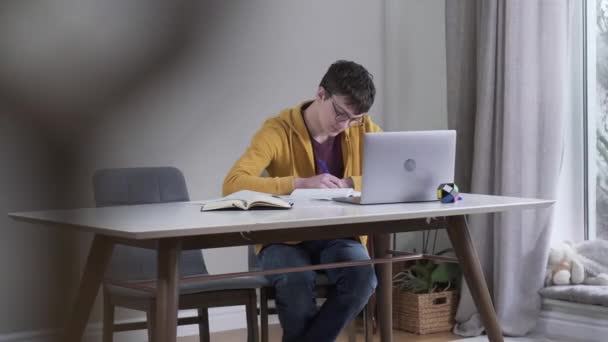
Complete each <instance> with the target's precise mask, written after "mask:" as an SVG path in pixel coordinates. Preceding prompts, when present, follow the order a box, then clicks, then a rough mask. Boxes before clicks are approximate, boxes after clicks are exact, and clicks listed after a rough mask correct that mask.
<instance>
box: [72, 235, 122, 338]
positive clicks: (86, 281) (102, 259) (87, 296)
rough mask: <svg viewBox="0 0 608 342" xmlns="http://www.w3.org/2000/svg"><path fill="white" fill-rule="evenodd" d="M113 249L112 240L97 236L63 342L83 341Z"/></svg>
mask: <svg viewBox="0 0 608 342" xmlns="http://www.w3.org/2000/svg"><path fill="white" fill-rule="evenodd" d="M113 249H114V243H113V242H112V240H111V239H110V238H108V237H105V236H103V235H95V238H94V239H93V244H92V245H91V249H90V251H89V255H88V257H87V262H86V264H85V267H84V272H83V274H82V279H81V280H80V288H79V289H78V295H77V297H76V303H74V307H73V309H72V314H71V316H70V318H69V321H68V322H67V325H66V328H65V330H64V332H63V337H62V339H61V341H65V342H80V341H82V335H83V334H84V329H85V327H86V325H87V322H88V320H89V316H90V315H91V309H92V308H93V303H94V302H95V297H97V293H98V292H99V287H100V286H101V282H102V281H103V277H104V274H105V272H106V269H107V267H108V264H109V263H110V258H111V257H112V251H113Z"/></svg>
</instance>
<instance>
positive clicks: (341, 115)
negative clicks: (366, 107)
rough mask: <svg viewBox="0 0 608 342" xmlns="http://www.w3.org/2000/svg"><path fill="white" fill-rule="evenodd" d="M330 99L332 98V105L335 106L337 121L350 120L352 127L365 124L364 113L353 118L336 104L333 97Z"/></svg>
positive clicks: (349, 123)
mask: <svg viewBox="0 0 608 342" xmlns="http://www.w3.org/2000/svg"><path fill="white" fill-rule="evenodd" d="M329 99H330V100H331V105H332V106H333V107H334V115H335V116H336V122H337V123H344V122H347V121H348V125H349V126H351V127H354V126H361V125H363V115H361V116H359V117H356V118H353V117H352V116H350V115H349V114H348V113H346V112H345V111H344V110H342V109H341V108H340V106H338V105H337V104H336V101H334V98H333V97H330V98H329Z"/></svg>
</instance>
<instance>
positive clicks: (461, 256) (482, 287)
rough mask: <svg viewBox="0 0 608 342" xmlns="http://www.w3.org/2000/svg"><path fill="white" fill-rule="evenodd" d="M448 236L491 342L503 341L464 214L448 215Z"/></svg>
mask: <svg viewBox="0 0 608 342" xmlns="http://www.w3.org/2000/svg"><path fill="white" fill-rule="evenodd" d="M447 231H448V236H449V237H450V241H452V247H453V248H454V251H455V252H456V256H457V257H458V261H459V262H460V267H461V268H462V272H463V274H464V278H465V280H466V282H467V285H468V286H469V290H470V292H471V296H472V297H473V301H474V302H475V306H476V307H477V310H478V311H479V314H480V316H481V322H482V323H483V325H484V327H485V328H486V333H487V335H488V339H489V340H490V341H491V342H502V341H503V336H502V330H501V328H500V325H499V324H498V319H497V318H496V312H495V311H494V305H493V304H492V298H491V297H490V291H489V290H488V285H487V284H486V280H485V278H484V275H483V270H482V268H481V264H480V263H479V257H478V256H477V252H476V250H475V246H473V242H472V241H471V235H470V234H469V229H468V228H467V225H466V221H465V218H464V216H450V217H448V227H447Z"/></svg>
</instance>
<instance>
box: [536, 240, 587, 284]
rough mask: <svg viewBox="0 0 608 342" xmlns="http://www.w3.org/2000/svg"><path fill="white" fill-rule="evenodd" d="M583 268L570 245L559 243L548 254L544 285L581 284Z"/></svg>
mask: <svg viewBox="0 0 608 342" xmlns="http://www.w3.org/2000/svg"><path fill="white" fill-rule="evenodd" d="M584 280H585V268H584V267H583V264H582V263H581V262H580V260H579V259H578V257H577V254H576V251H575V250H574V248H572V246H571V245H570V244H567V243H561V244H559V245H558V246H557V247H555V248H551V251H550V252H549V264H548V266H547V276H546V279H545V285H546V286H550V285H570V284H582V283H583V281H584Z"/></svg>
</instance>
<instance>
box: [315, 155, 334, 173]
mask: <svg viewBox="0 0 608 342" xmlns="http://www.w3.org/2000/svg"><path fill="white" fill-rule="evenodd" d="M317 164H319V167H321V171H322V172H323V173H331V172H329V168H328V167H327V164H325V162H324V161H322V160H321V159H319V158H317Z"/></svg>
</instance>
